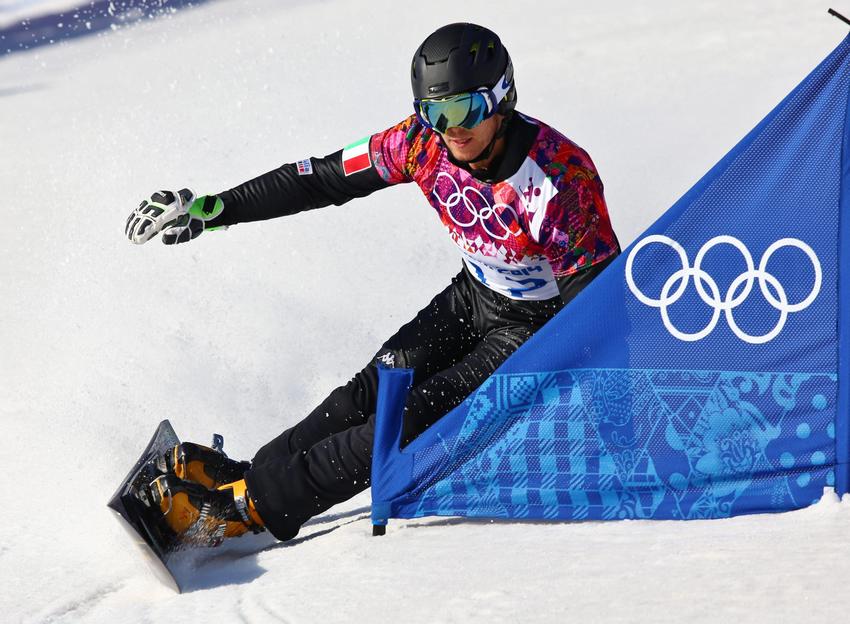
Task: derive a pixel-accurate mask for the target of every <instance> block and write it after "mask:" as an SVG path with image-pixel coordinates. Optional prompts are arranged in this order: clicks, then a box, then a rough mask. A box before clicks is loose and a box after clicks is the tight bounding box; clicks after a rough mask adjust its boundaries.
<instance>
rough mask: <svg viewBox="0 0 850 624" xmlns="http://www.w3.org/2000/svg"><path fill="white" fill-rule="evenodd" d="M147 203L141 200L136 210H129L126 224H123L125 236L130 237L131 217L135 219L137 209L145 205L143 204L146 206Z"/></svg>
mask: <svg viewBox="0 0 850 624" xmlns="http://www.w3.org/2000/svg"><path fill="white" fill-rule="evenodd" d="M147 205H148V202H146V201H143V202H142V203H141V204H139V207H138V208H136V210H134V211H133V212H131V213H130V216H129V217H127V223H126V225H125V226H124V236H126V237H128V238H130V231H131V229H132V228H131V227H130V224H131V223H132V222H133V219H135V218H137V217H138V211H139V210H141V209H142V208H144V207H145V206H147Z"/></svg>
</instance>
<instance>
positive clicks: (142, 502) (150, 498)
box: [108, 420, 264, 592]
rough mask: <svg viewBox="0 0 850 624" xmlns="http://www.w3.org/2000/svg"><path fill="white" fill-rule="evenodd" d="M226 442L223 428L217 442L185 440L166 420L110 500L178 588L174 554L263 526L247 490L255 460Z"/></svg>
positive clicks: (161, 572) (159, 569) (156, 566)
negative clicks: (244, 458) (232, 452)
mask: <svg viewBox="0 0 850 624" xmlns="http://www.w3.org/2000/svg"><path fill="white" fill-rule="evenodd" d="M223 446H224V439H223V438H222V436H220V435H218V434H216V435H214V436H213V445H212V447H206V446H202V445H199V444H194V443H191V442H184V443H181V442H180V440H179V438H178V437H177V435H176V434H175V433H174V429H173V428H172V427H171V423H169V422H168V421H167V420H164V421H162V422H161V423H160V424H159V426H158V427H157V430H156V432H155V433H154V436H153V437H152V438H151V440H150V442H149V443H148V445H147V447H146V448H145V450H144V451H143V452H142V454H141V456H140V457H139V459H138V461H137V462H136V464H135V466H134V467H133V469H132V470H131V471H130V472H129V474H128V475H127V476H126V477H125V479H124V481H123V482H122V483H121V485H120V487H119V488H118V490H117V491H116V492H115V494H114V495H113V496H112V498H111V499H110V501H109V503H108V506H109V508H110V509H112V510H113V511H114V512H115V515H116V517H117V518H118V519H119V520H120V521H121V524H122V526H123V527H124V528H125V529H126V530H127V531H128V533H129V534H130V536H131V537H132V538H133V539H134V541H135V542H136V543H137V544H138V545H139V546H140V547H141V548H142V550H143V552H144V553H145V555H146V556H147V559H148V561H149V562H150V563H151V564H152V566H153V568H154V571H155V573H156V574H157V576H158V577H159V578H160V579H161V580H162V581H163V582H164V583H166V584H167V585H169V586H171V587H172V588H173V589H175V590H176V591H178V592H179V591H180V587H179V584H178V582H177V580H176V578H175V577H174V574H173V571H172V570H171V568H169V565H168V560H169V557H170V555H171V554H173V553H174V552H177V551H179V550H183V549H185V548H194V547H198V546H217V545H219V544H221V542H222V541H223V539H224V538H225V537H233V536H238V535H242V534H244V533H247V532H249V531H253V532H254V533H259V532H261V531H263V530H264V529H263V526H262V520H261V519H260V518H259V515H258V514H257V513H256V510H254V509H253V505H252V503H251V501H250V498H249V496H248V493H247V491H246V490H245V482H244V479H243V475H244V473H245V471H246V470H247V469H248V468H249V467H250V462H240V461H235V460H232V459H230V458H228V457H227V455H225V453H224V449H223Z"/></svg>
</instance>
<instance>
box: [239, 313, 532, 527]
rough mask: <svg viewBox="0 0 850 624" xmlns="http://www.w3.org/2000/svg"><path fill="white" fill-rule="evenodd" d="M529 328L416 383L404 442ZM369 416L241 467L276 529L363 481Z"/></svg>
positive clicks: (490, 339) (485, 342) (503, 335)
mask: <svg viewBox="0 0 850 624" xmlns="http://www.w3.org/2000/svg"><path fill="white" fill-rule="evenodd" d="M534 329H535V327H533V326H527V325H516V326H511V327H508V328H503V329H499V330H494V331H492V332H490V333H489V334H488V335H487V336H486V337H485V338H483V339H482V340H481V341H480V342H479V343H478V344H477V345H476V347H475V348H474V349H473V350H472V351H471V352H470V353H468V354H467V355H466V356H465V357H462V358H461V359H460V361H458V362H456V363H455V364H454V365H453V366H450V367H448V368H447V369H445V370H442V371H438V372H437V373H435V374H433V375H432V376H431V377H429V378H427V379H425V380H423V381H421V383H419V384H417V385H416V386H414V387H413V388H412V389H411V391H410V393H409V395H408V398H407V402H406V404H405V417H404V443H405V444H406V443H408V442H409V441H410V440H412V439H413V438H414V437H415V436H416V435H418V434H419V433H421V432H422V431H424V430H425V429H426V428H427V427H428V426H430V425H431V424H433V423H434V422H436V421H437V420H438V419H439V418H441V417H442V416H443V415H444V414H446V413H447V412H448V411H450V410H451V409H452V408H454V407H456V406H457V405H458V404H460V402H461V401H462V400H463V399H464V398H466V397H467V396H468V395H469V394H470V393H471V392H472V391H473V390H474V389H475V388H477V387H478V386H479V385H480V384H481V383H482V382H483V381H484V380H485V379H487V377H488V376H489V375H490V374H492V372H493V371H494V370H495V369H496V368H498V366H499V365H500V364H501V363H502V362H504V360H505V359H507V357H508V356H509V355H510V354H511V353H513V352H514V351H515V350H516V349H517V348H518V347H519V346H520V345H521V344H522V343H523V342H525V340H527V339H528V338H529V337H530V336H531V335H532V333H533V332H534ZM374 419H375V417H374V413H372V414H369V416H368V417H366V418H365V420H364V422H363V423H362V424H358V425H356V426H352V427H348V428H346V429H344V430H342V431H338V432H336V433H333V434H331V435H329V436H327V437H325V438H324V439H322V440H320V441H318V442H317V443H315V444H313V445H312V446H311V447H310V448H309V449H306V450H303V451H300V452H296V453H285V454H282V455H280V456H278V457H274V456H273V455H270V454H266V455H265V457H264V459H265V461H264V462H263V463H255V464H254V465H253V467H252V468H251V470H250V471H248V472H247V473H246V475H245V480H246V482H247V484H248V487H249V489H250V491H251V497H252V498H253V501H254V503H255V504H256V506H257V511H258V512H259V515H260V516H261V517H262V518H263V520H264V521H265V525H266V527H267V528H268V529H269V530H270V531H271V533H272V534H273V535H274V536H275V537H277V538H278V539H281V540H286V539H291V538H293V537H295V535H297V533H298V530H299V529H300V527H301V525H302V524H303V523H304V522H306V521H307V520H308V519H309V518H311V517H312V516H315V515H316V514H319V513H321V512H323V511H326V510H327V509H329V508H330V507H332V506H333V505H336V504H337V503H341V502H343V501H345V500H347V499H349V498H351V497H352V496H354V495H355V494H357V493H359V492H361V491H363V490H364V489H366V488H367V487H369V484H370V471H371V465H372V440H373V437H374V424H375V421H374Z"/></svg>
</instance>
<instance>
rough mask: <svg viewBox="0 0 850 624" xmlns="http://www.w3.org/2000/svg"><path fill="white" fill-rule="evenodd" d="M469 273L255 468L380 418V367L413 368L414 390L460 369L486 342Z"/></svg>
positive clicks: (258, 458) (265, 450)
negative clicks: (451, 369) (456, 366)
mask: <svg viewBox="0 0 850 624" xmlns="http://www.w3.org/2000/svg"><path fill="white" fill-rule="evenodd" d="M469 286H470V285H469V283H468V279H467V278H466V277H465V276H464V274H463V273H461V274H460V275H458V276H457V277H456V278H454V279H453V280H452V283H451V285H449V286H448V287H447V288H446V289H445V290H444V291H443V292H441V293H440V294H438V295H437V296H436V297H434V299H433V300H432V301H431V302H430V303H429V304H428V305H427V306H426V307H425V308H424V309H423V310H421V311H420V312H419V313H418V314H417V315H416V317H415V318H414V319H413V320H412V321H410V322H409V323H407V324H405V325H404V326H403V327H401V329H399V330H398V332H396V334H395V335H394V336H393V337H392V338H390V339H389V340H387V342H385V343H384V345H383V347H382V348H381V349H380V350H379V351H378V353H377V354H376V355H375V357H374V358H373V359H372V361H371V362H370V363H369V364H368V365H367V366H366V367H365V368H364V369H363V370H361V371H360V372H359V373H357V374H356V375H355V376H354V377H353V378H352V379H351V381H349V382H348V383H347V384H345V385H344V386H340V387H339V388H336V389H335V390H334V391H333V392H331V393H330V395H329V396H328V397H327V398H326V399H325V400H324V401H322V403H321V404H319V405H318V406H317V407H316V409H314V410H313V411H312V412H311V413H310V414H309V415H308V416H307V417H306V418H305V419H304V420H302V421H301V422H300V423H298V424H297V425H295V426H294V427H291V428H290V429H288V430H286V431H284V432H283V433H282V434H280V435H279V436H278V437H277V438H275V439H274V440H272V441H271V442H269V443H268V444H266V445H265V446H263V447H262V448H261V449H260V450H259V451H258V452H257V454H256V455H255V456H254V459H253V462H252V463H253V465H254V466H257V465H262V464H264V463H265V462H266V461H279V460H280V458H282V457H289V456H292V455H295V454H298V453H303V452H305V451H307V450H308V449H310V448H311V447H312V446H313V445H315V444H317V443H318V442H320V441H322V440H324V439H325V438H327V437H328V436H331V435H334V434H336V433H339V432H342V431H345V430H346V429H349V428H351V427H355V426H358V425H363V424H365V423H366V421H367V420H368V418H369V416H371V415H372V414H374V413H375V404H376V401H377V396H378V369H377V363H378V362H381V363H383V364H384V365H386V366H391V367H396V368H399V367H404V368H412V369H413V370H414V384H416V383H419V382H421V381H424V380H425V379H428V378H429V377H431V376H432V375H434V373H436V372H437V371H440V370H443V369H445V368H448V367H450V366H452V365H454V364H456V363H457V362H458V361H459V360H460V359H461V358H462V357H464V356H465V355H467V354H468V353H469V352H470V351H472V349H473V348H474V347H475V345H476V344H477V343H478V342H479V341H480V339H481V337H482V335H481V334H480V332H478V331H477V330H476V329H475V323H474V322H473V310H472V306H471V305H470V303H469V299H470V298H469V294H470V293H469Z"/></svg>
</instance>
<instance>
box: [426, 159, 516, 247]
mask: <svg viewBox="0 0 850 624" xmlns="http://www.w3.org/2000/svg"><path fill="white" fill-rule="evenodd" d="M441 177H444V178H447V179H448V180H449V182H451V183H452V185H454V191H453V192H452V193H450V194H449V196H448V197H446V198H445V199H444V198H442V197H440V195H439V193H438V192H437V188H438V185H439V182H440V178H441ZM433 192H434V197H436V198H437V201H439V202H440V205H441V206H442V207H443V208H445V209H446V214H447V215H449V218H450V219H451V220H452V221H453V222H454V223H455V225H458V226H460V227H462V228H467V227H470V226H472V225H474V224H475V223H476V222H478V223H481V226H482V227H483V228H484V231H485V232H487V234H489V235H490V236H492V237H493V238H495V239H497V240H506V239H507V238H508V237H509V236H510V235H511V234H512V233H513V232H511V230H510V228H509V227H508V224H506V223H505V222H504V221H503V220H502V217H501V215H500V214H499V212H497V210H508V211H510V213H511V214H512V215H513V217H514V223H519V217H517V213H516V211H515V210H514V209H513V208H512V207H511V206H509V205H508V204H502V203H497V204H496V205H495V206H491V205H490V202H489V201H487V198H486V197H484V195H483V194H482V193H481V191H479V190H478V189H477V188H475V187H472V186H464V187H463V189H461V188H460V186H458V183H457V181H456V180H455V179H454V178H453V177H452V176H450V175H449V174H448V173H446V172H445V171H441V172H440V173H438V174H437V179H436V181H435V182H434V191H433ZM470 195H472V196H470ZM474 196H477V197H478V200H479V201H478V202H477V203H476V202H475V201H473V197H474ZM459 205H460V206H461V207H462V210H461V211H460V213H461V214H460V215H459V216H458V215H456V214H455V211H454V210H453V209H454V208H455V207H457V206H459ZM494 226H495V227H496V228H501V229H500V231H499V232H498V233H497V232H493V231H492V230H491V227H494Z"/></svg>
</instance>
